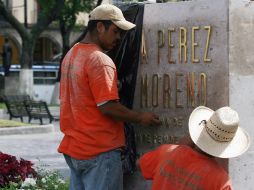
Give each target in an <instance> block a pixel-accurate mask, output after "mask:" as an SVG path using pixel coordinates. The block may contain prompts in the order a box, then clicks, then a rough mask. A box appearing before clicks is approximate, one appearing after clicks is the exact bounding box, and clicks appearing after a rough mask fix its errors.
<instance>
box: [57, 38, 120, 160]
mask: <svg viewBox="0 0 254 190" xmlns="http://www.w3.org/2000/svg"><path fill="white" fill-rule="evenodd" d="M118 99H119V96H118V89H117V73H116V67H115V65H114V63H113V61H112V60H111V58H110V57H108V56H107V55H106V54H104V53H103V52H102V51H101V49H100V48H99V47H98V46H97V45H95V44H82V43H78V44H76V45H74V46H73V47H72V48H71V50H70V51H69V52H68V53H67V55H66V56H65V58H64V60H63V63H62V66H61V81H60V129H61V131H62V132H63V133H64V137H63V139H62V141H61V143H60V146H59V148H58V151H59V152H61V153H64V154H67V155H69V156H71V157H73V158H76V159H89V158H92V157H94V156H96V155H98V154H100V153H102V152H106V151H109V150H113V149H116V148H119V147H122V146H124V145H125V137H124V128H123V123H122V122H119V121H115V120H113V119H111V118H109V117H106V116H105V115H103V114H102V113H101V112H100V110H99V109H98V107H97V104H100V103H101V102H105V101H109V100H118Z"/></svg>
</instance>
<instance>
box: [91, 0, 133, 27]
mask: <svg viewBox="0 0 254 190" xmlns="http://www.w3.org/2000/svg"><path fill="white" fill-rule="evenodd" d="M89 20H111V21H112V22H113V23H114V24H115V25H116V26H118V27H119V28H121V29H122V30H130V29H132V28H134V27H135V26H136V25H135V24H133V23H131V22H129V21H127V20H126V19H125V18H124V16H123V13H122V11H121V9H119V8H118V7H116V6H114V5H111V4H102V5H100V6H98V7H96V8H95V9H94V10H92V12H91V13H90V16H89Z"/></svg>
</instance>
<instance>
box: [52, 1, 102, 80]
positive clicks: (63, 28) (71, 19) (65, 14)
mask: <svg viewBox="0 0 254 190" xmlns="http://www.w3.org/2000/svg"><path fill="white" fill-rule="evenodd" d="M101 3H102V0H98V1H97V3H96V1H94V0H71V1H70V0H67V1H65V4H64V8H63V9H62V12H61V15H60V17H59V27H60V32H61V36H62V44H63V49H62V59H63V57H64V56H65V55H66V53H67V52H68V51H69V49H70V47H71V46H72V45H73V43H70V34H71V32H72V31H73V29H74V27H75V24H76V21H77V16H78V14H79V13H80V12H83V13H89V12H90V11H91V10H92V9H93V8H95V7H97V6H99V5H100V4H101ZM85 32H86V31H82V32H81V35H80V36H79V37H78V38H77V39H76V40H75V42H77V41H80V39H82V38H83V37H84V35H85ZM75 42H74V43H75ZM62 59H61V61H62ZM61 61H60V62H61ZM60 64H61V63H60ZM60 69H61V67H60ZM60 69H59V72H58V79H57V81H58V82H59V81H60V76H61V72H60Z"/></svg>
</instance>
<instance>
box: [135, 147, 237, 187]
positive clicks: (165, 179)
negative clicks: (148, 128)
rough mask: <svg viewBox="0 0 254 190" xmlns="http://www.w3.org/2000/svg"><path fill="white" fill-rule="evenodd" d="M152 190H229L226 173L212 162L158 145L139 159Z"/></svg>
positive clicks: (186, 150) (185, 149)
mask: <svg viewBox="0 0 254 190" xmlns="http://www.w3.org/2000/svg"><path fill="white" fill-rule="evenodd" d="M140 167H141V172H142V175H143V176H144V177H145V178H146V179H152V180H153V184H152V190H231V189H232V186H231V183H230V180H229V177H228V174H227V173H226V171H225V170H224V169H223V168H222V167H221V166H220V165H218V164H217V163H216V161H215V160H213V159H211V158H209V157H207V156H205V155H202V154H200V153H198V152H196V151H194V150H193V149H191V148H190V147H188V146H185V145H170V144H168V145H162V146H160V147H159V148H158V149H156V150H155V151H151V152H148V153H146V154H144V155H143V156H142V157H141V159H140Z"/></svg>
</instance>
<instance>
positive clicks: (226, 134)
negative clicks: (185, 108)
mask: <svg viewBox="0 0 254 190" xmlns="http://www.w3.org/2000/svg"><path fill="white" fill-rule="evenodd" d="M189 133H190V136H191V139H192V141H193V142H194V143H195V144H196V145H197V146H198V147H199V148H200V149H201V150H202V151H204V152H206V153H208V154H210V155H212V156H215V157H220V158H232V157H236V156H239V155H241V154H243V153H244V152H245V151H246V150H247V149H248V148H249V146H250V137H249V135H248V134H247V133H246V132H245V131H244V130H243V129H242V128H241V127H239V117H238V114H237V112H236V111H234V110H233V109H231V108H230V107H222V108H220V109H218V110H216V111H213V110H211V109H210V108H207V107H204V106H199V107H197V108H196V109H195V110H193V112H192V113H191V115H190V117H189Z"/></svg>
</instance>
